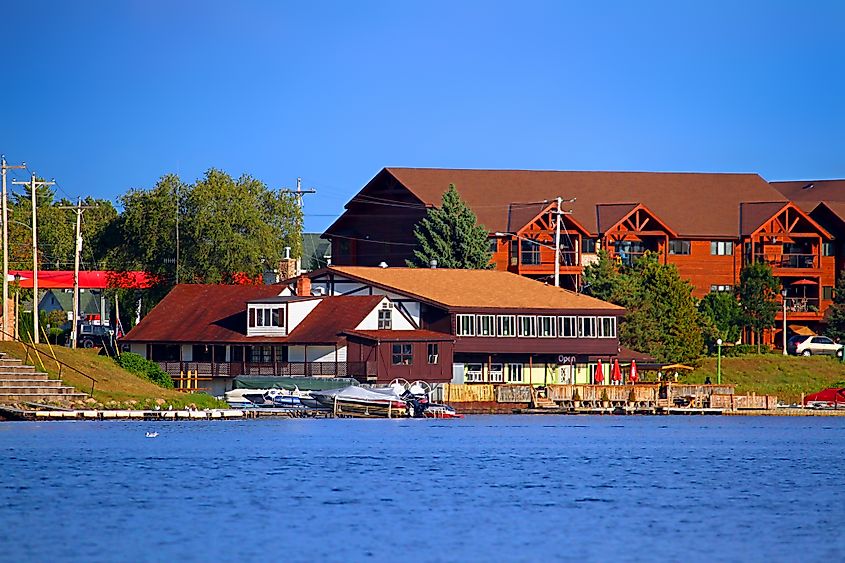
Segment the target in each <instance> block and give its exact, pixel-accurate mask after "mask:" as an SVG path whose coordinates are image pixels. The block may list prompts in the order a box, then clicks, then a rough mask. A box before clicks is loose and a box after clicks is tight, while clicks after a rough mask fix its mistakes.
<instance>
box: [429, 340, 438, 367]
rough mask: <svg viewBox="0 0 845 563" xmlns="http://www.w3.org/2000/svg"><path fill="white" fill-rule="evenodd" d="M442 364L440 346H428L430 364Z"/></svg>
mask: <svg viewBox="0 0 845 563" xmlns="http://www.w3.org/2000/svg"><path fill="white" fill-rule="evenodd" d="M439 362H440V345H439V344H429V345H428V363H430V364H436V363H439Z"/></svg>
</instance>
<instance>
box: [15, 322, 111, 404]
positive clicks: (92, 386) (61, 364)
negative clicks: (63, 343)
mask: <svg viewBox="0 0 845 563" xmlns="http://www.w3.org/2000/svg"><path fill="white" fill-rule="evenodd" d="M0 334H5V335H6V336H8V337H9V338H11V339H12V340H13V341H14V342H20V343H21V344H23V345H24V346H25V347H26V349H27V357H29V349H30V348H31V349H32V350H33V352H35V355H36V357H37V358H38V360H39V361H41V357H40V356H38V348H36V347H35V345H34V344H30V343H28V342H26V341H24V340H21V339H20V338H17V337H16V336H15V335H14V334H9V333H8V332H6V331H5V330H3V329H0ZM49 342H50V341H49V340H48V341H47V343H48V344H49ZM50 348H51V351H52V346H50ZM52 360H53V361H54V362H56V365H58V366H63V367H66V368H68V369H70V370H73V371H75V372H76V373H78V374H80V375H83V376H85V377H87V378H88V379H90V380H91V392H90V393H89V395H93V394H94V384H96V383H98V380H97V378H95V377H93V376H90V375H88V374H87V373H85V372H84V371H81V370H79V369H78V368H75V367H73V366H72V365H70V364H67V363H65V362H63V361H61V360H60V359H58V358H57V357H56V355H55V352H54V353H53V357H52ZM41 367H42V368H44V369H47V368H46V366H44V362H41ZM61 369H62V368H61V367H60V368H59V378H61Z"/></svg>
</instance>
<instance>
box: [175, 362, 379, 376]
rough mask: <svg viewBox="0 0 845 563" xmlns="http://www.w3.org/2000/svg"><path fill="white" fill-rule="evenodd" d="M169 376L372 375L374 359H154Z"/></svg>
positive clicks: (374, 374)
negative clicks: (187, 360) (182, 360)
mask: <svg viewBox="0 0 845 563" xmlns="http://www.w3.org/2000/svg"><path fill="white" fill-rule="evenodd" d="M158 365H159V366H160V367H161V369H163V370H164V371H166V372H167V373H169V374H170V375H171V376H178V375H179V374H180V373H183V374H184V373H187V372H188V371H191V372H196V373H197V374H198V375H199V376H201V377H238V376H241V375H245V376H276V377H356V378H359V379H367V378H375V376H376V367H377V366H376V362H264V363H258V362H158Z"/></svg>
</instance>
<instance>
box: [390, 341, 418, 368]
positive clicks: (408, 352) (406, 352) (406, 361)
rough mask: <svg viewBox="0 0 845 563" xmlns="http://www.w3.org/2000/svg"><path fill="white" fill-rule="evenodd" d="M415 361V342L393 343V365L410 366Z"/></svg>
mask: <svg viewBox="0 0 845 563" xmlns="http://www.w3.org/2000/svg"><path fill="white" fill-rule="evenodd" d="M413 363H414V346H413V344H394V345H393V365H394V366H409V365H411V364H413Z"/></svg>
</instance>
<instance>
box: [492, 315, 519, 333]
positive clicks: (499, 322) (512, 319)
mask: <svg viewBox="0 0 845 563" xmlns="http://www.w3.org/2000/svg"><path fill="white" fill-rule="evenodd" d="M504 321H507V324H508V326H509V327H510V330H503V329H504V328H505V327H504V325H505V322H504ZM496 335H497V336H501V337H503V338H511V337H515V336H516V315H499V316H498V317H496Z"/></svg>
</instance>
